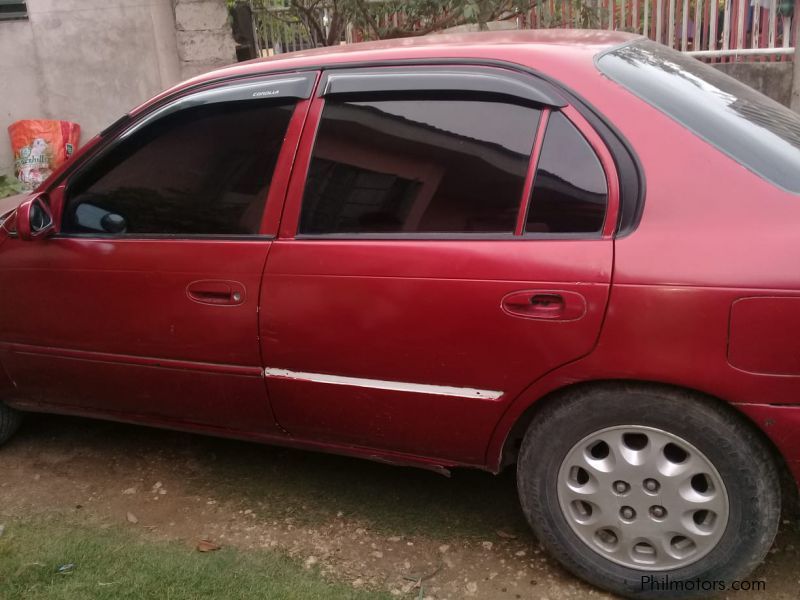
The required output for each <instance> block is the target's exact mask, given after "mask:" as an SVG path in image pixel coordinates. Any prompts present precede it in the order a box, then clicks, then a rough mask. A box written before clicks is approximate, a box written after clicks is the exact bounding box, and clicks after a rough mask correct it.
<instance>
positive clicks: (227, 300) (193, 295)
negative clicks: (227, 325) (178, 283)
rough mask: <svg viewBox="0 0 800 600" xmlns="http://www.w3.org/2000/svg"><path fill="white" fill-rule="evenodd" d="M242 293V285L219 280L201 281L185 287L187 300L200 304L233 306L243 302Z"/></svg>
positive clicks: (243, 294) (236, 282) (243, 295)
mask: <svg viewBox="0 0 800 600" xmlns="http://www.w3.org/2000/svg"><path fill="white" fill-rule="evenodd" d="M244 291H245V290H244V285H242V284H241V283H239V282H238V281H225V280H220V279H201V280H199V281H193V282H192V283H190V284H189V285H188V286H186V295H187V296H188V297H189V299H190V300H194V301H195V302H200V303H202V304H221V305H226V306H235V305H237V304H241V303H242V302H244V297H245V293H244Z"/></svg>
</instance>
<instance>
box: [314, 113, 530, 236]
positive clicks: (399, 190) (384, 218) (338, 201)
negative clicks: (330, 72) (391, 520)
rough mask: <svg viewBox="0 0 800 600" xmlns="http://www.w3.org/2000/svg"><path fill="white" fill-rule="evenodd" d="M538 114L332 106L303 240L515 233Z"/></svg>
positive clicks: (322, 131) (323, 127) (318, 150)
mask: <svg viewBox="0 0 800 600" xmlns="http://www.w3.org/2000/svg"><path fill="white" fill-rule="evenodd" d="M539 114H540V112H539V110H537V109H535V108H532V107H525V106H519V105H514V104H507V103H503V102H490V101H474V100H460V99H451V100H424V99H415V100H379V101H369V102H363V101H347V102H336V101H334V102H331V101H329V102H326V105H325V109H324V111H323V115H322V120H321V123H320V126H319V130H318V132H317V138H316V142H315V145H314V151H313V156H312V161H311V165H310V169H309V177H308V181H307V183H306V190H305V196H304V199H303V209H302V214H301V220H300V233H305V234H324V233H420V232H424V233H427V232H432V233H512V232H513V230H514V226H515V223H516V218H517V213H518V208H519V203H520V198H521V194H522V188H523V185H524V180H525V174H526V171H527V168H528V162H529V157H530V152H531V149H532V146H533V138H534V135H535V132H536V126H537V123H538V119H539Z"/></svg>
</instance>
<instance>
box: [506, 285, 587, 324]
mask: <svg viewBox="0 0 800 600" xmlns="http://www.w3.org/2000/svg"><path fill="white" fill-rule="evenodd" d="M501 307H502V309H503V312H505V313H506V314H509V315H512V316H514V317H525V318H527V319H547V320H553V321H575V320H577V319H580V318H581V317H583V315H585V314H586V299H585V298H584V297H583V296H581V295H580V294H578V293H577V292H566V291H561V290H556V291H552V290H522V291H519V292H511V293H510V294H506V296H505V297H504V298H503V301H502V303H501Z"/></svg>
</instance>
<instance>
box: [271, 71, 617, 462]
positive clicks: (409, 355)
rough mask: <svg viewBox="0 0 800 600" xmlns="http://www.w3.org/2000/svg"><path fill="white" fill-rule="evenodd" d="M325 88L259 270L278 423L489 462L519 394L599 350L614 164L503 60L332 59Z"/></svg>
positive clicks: (588, 133)
mask: <svg viewBox="0 0 800 600" xmlns="http://www.w3.org/2000/svg"><path fill="white" fill-rule="evenodd" d="M318 89H319V91H318V93H317V97H316V98H315V100H314V103H313V105H312V107H311V110H310V112H309V120H308V122H307V125H306V129H305V131H304V134H303V138H302V140H301V144H300V148H299V151H298V160H297V162H296V166H295V170H294V172H293V179H292V182H291V185H290V188H289V193H288V198H287V206H286V208H285V211H284V218H283V221H282V223H281V231H280V236H279V239H278V240H276V241H275V243H274V244H273V248H272V250H271V252H270V256H269V257H268V260H267V271H266V276H265V279H264V283H263V286H264V288H263V291H262V298H263V300H262V319H261V340H262V342H261V343H262V353H263V357H264V361H265V366H266V376H267V384H268V389H269V392H270V397H271V400H272V405H273V408H274V411H275V415H276V418H277V420H278V422H279V423H280V424H281V425H282V426H283V427H284V428H285V429H287V430H288V431H289V432H290V433H291V434H293V435H297V436H301V437H313V438H316V439H320V440H325V441H328V442H331V443H336V444H344V445H357V446H362V447H371V448H380V449H382V450H383V451H384V452H385V451H395V452H399V453H405V454H414V455H423V456H428V457H437V458H442V459H452V460H456V461H459V462H466V463H473V464H482V463H483V461H484V453H485V450H486V445H487V441H488V440H489V438H490V435H491V432H492V430H493V428H494V426H495V425H496V423H497V422H498V420H499V418H500V416H501V414H502V413H503V411H504V410H505V408H506V407H507V405H508V403H509V402H510V401H511V400H512V399H513V398H514V397H516V396H517V395H518V394H520V393H521V392H522V391H523V390H524V389H525V388H526V387H527V386H528V385H530V383H531V382H533V381H534V380H535V379H537V378H538V377H540V376H542V375H544V374H545V373H547V372H548V371H550V370H552V369H554V368H556V367H558V366H560V365H563V364H565V363H567V362H569V361H572V360H575V359H577V358H580V357H581V356H584V355H586V354H587V353H589V352H590V351H591V350H592V348H593V347H594V345H595V343H596V340H597V337H598V334H599V331H600V327H601V323H602V319H603V315H604V312H605V307H606V303H607V300H608V294H609V286H610V281H611V269H612V260H613V258H612V256H613V246H612V244H613V241H612V238H611V235H612V233H613V229H614V224H615V220H616V213H617V204H618V197H617V196H618V194H617V186H616V182H615V177H616V175H615V173H614V172H613V169H614V167H613V162H612V161H611V160H610V158H609V156H608V151H607V150H606V149H605V148H604V147H603V145H602V143H601V142H600V140H599V138H598V136H597V134H596V133H594V132H593V131H592V130H591V128H590V127H589V126H588V124H587V123H586V122H585V121H584V120H583V119H582V118H581V117H580V115H579V114H578V113H577V112H576V111H575V110H574V109H572V108H571V107H569V106H567V105H566V103H565V102H564V101H563V100H561V99H560V97H559V96H558V94H557V93H556V92H555V90H553V89H552V88H550V87H549V86H548V85H545V84H544V83H543V82H541V81H538V80H534V79H533V78H529V77H528V76H527V75H526V76H523V75H521V74H518V73H516V72H512V71H509V70H506V69H501V68H491V67H486V68H477V67H397V68H376V69H355V70H351V71H331V72H328V73H326V74H324V75H323V78H322V81H321V83H320V85H319V88H318Z"/></svg>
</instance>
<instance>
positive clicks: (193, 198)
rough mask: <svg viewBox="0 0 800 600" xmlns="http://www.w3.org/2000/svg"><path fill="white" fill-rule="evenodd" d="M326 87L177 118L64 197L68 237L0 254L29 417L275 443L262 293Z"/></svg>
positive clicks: (201, 96) (247, 88)
mask: <svg viewBox="0 0 800 600" xmlns="http://www.w3.org/2000/svg"><path fill="white" fill-rule="evenodd" d="M315 77H316V74H314V73H308V74H304V75H301V76H297V77H294V78H292V77H280V76H276V77H267V78H262V79H259V80H255V81H252V80H251V81H247V82H238V83H237V82H234V83H229V84H226V85H224V86H219V87H213V88H210V89H206V90H200V91H197V92H195V93H189V94H186V95H183V96H181V97H179V98H176V99H174V100H173V101H170V102H167V103H164V104H162V105H160V106H158V107H156V108H154V109H153V110H151V111H150V112H149V113H148V114H147V115H144V116H142V117H141V118H138V119H137V120H136V121H135V122H133V123H132V124H130V125H128V126H127V127H126V128H125V129H124V130H123V131H121V132H119V133H117V134H115V136H114V139H113V140H107V141H106V142H105V143H104V144H103V148H102V149H100V150H99V151H98V152H97V153H96V154H95V155H94V156H92V157H89V158H88V159H87V161H86V162H85V163H82V164H81V165H78V166H77V169H76V170H75V171H74V172H73V173H72V174H70V175H69V178H68V179H67V180H66V181H65V182H64V183H62V184H61V185H60V186H59V187H58V189H56V190H53V191H51V193H50V194H49V196H50V200H51V203H52V205H53V206H54V207H55V206H61V207H62V211H61V212H60V213H59V215H60V218H59V219H57V220H59V221H60V227H59V231H58V233H57V234H56V235H55V236H53V237H51V238H49V239H46V240H42V241H36V242H26V241H22V240H21V239H19V238H12V239H10V240H8V241H7V243H6V244H5V245H4V248H3V252H2V253H0V289H2V290H3V294H2V296H0V352H2V362H3V365H4V366H5V368H6V370H7V371H8V374H9V376H10V378H11V379H12V380H13V383H14V386H15V391H14V394H15V396H16V397H15V398H14V400H15V401H16V402H17V403H18V404H22V405H23V406H28V407H30V408H36V407H37V406H39V407H46V408H47V409H48V410H55V411H58V410H62V411H67V412H83V413H90V414H95V413H97V414H102V415H106V416H112V417H114V416H116V417H119V418H126V417H127V418H135V419H153V420H155V421H159V422H163V423H167V424H168V423H169V422H180V423H193V424H200V425H204V426H208V427H212V428H219V429H235V430H242V431H270V430H272V429H273V428H274V427H275V425H274V419H273V417H272V413H271V410H270V407H269V403H268V398H267V394H266V390H265V385H264V379H263V371H262V368H261V360H260V348H259V344H258V326H257V322H258V297H259V287H260V283H261V276H262V273H263V268H264V264H265V261H266V258H267V255H268V253H269V251H270V245H271V240H272V238H273V237H274V234H275V232H276V229H277V218H276V217H275V214H279V212H280V209H281V204H282V201H283V197H284V194H285V187H286V181H287V179H288V172H289V169H290V167H291V161H292V158H293V156H294V152H295V150H296V144H297V135H298V134H299V131H300V129H301V125H302V121H303V119H304V117H305V115H306V112H307V108H308V100H307V99H304V98H308V97H309V96H310V94H311V89H312V88H313V84H314V81H315ZM284 139H286V142H285V143H284ZM265 207H266V208H265Z"/></svg>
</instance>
